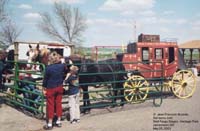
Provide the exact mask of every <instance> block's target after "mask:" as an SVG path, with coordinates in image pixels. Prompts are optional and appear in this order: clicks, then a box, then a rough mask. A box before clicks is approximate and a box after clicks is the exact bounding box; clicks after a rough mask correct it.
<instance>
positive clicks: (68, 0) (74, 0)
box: [39, 0, 85, 4]
mask: <svg viewBox="0 0 200 131" xmlns="http://www.w3.org/2000/svg"><path fill="white" fill-rule="evenodd" d="M39 1H40V2H41V3H45V4H53V3H54V2H62V3H67V4H80V3H84V2H85V0H39Z"/></svg>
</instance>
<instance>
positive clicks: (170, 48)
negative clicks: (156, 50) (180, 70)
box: [168, 47, 174, 63]
mask: <svg viewBox="0 0 200 131" xmlns="http://www.w3.org/2000/svg"><path fill="white" fill-rule="evenodd" d="M168 59H169V63H172V62H173V61H174V47H169V57H168Z"/></svg>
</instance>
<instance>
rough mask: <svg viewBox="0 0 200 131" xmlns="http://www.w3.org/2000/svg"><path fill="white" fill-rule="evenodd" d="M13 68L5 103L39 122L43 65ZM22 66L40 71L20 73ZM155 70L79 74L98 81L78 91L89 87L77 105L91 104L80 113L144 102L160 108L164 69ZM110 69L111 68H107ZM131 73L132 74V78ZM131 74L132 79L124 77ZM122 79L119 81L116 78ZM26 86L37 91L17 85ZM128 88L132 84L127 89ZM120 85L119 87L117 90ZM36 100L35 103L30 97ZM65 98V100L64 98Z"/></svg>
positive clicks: (5, 92) (104, 63) (86, 64)
mask: <svg viewBox="0 0 200 131" xmlns="http://www.w3.org/2000/svg"><path fill="white" fill-rule="evenodd" d="M10 63H13V64H14V67H15V68H14V69H12V72H13V74H14V75H13V76H12V77H11V78H10V79H11V80H12V81H11V83H10V84H5V87H6V88H7V89H10V91H8V90H6V91H3V93H4V94H6V97H4V98H5V100H6V101H7V102H8V103H9V104H12V105H14V106H18V107H20V108H22V109H25V110H26V111H27V110H28V111H30V112H32V113H33V115H34V116H37V117H39V118H42V117H43V115H44V113H45V111H44V106H45V101H44V95H43V94H42V80H43V75H44V70H45V67H44V65H43V64H39V63H25V62H10ZM21 64H31V65H32V66H40V68H41V70H37V71H35V70H22V69H20V66H19V65H21ZM125 64H132V65H134V64H135V65H139V64H142V63H141V62H135V63H133V62H129V63H122V62H115V63H113V62H112V63H109V62H100V63H76V64H75V65H77V66H79V67H80V70H81V69H82V68H84V67H87V66H98V67H103V66H106V65H107V66H108V67H109V68H110V67H112V66H114V65H115V66H116V65H125ZM160 64H161V68H160V69H157V70H152V69H138V70H137V71H135V70H124V69H118V70H112V68H110V69H111V70H104V71H103V70H102V71H98V72H97V71H81V72H80V73H79V78H80V79H83V78H84V77H90V78H94V77H96V78H97V79H96V80H95V81H92V80H91V81H90V80H86V81H84V82H82V83H80V87H83V86H88V91H82V92H81V95H85V94H89V96H90V97H89V98H88V99H81V100H80V103H84V102H88V101H90V103H91V104H88V105H86V106H82V105H83V104H81V109H82V110H84V109H91V108H100V107H107V106H118V105H123V104H138V103H142V102H145V101H146V100H152V101H153V104H154V105H155V106H160V105H161V104H162V100H163V86H164V80H165V78H164V77H163V66H162V63H160ZM110 65H112V66H110ZM154 72H158V73H160V74H161V76H160V77H159V78H145V77H143V76H142V74H144V73H154ZM131 73H132V74H131ZM127 74H131V75H127ZM21 75H23V76H24V75H27V76H30V75H31V76H32V77H33V76H34V77H35V76H37V78H35V79H36V81H34V82H33V81H30V80H24V79H21V78H20V77H21ZM119 75H120V76H123V77H121V78H120V79H119V78H118V76H119ZM108 77H113V78H112V79H106V78H108ZM20 82H22V83H27V84H28V85H33V86H35V87H36V88H37V89H38V90H28V89H26V88H22V86H21V85H20V84H19V83H20ZM129 84H132V85H131V86H129ZM119 85H120V87H119ZM97 87H98V88H97ZM33 95H34V96H36V97H35V99H33V98H31V97H30V96H33ZM64 98H65V96H64Z"/></svg>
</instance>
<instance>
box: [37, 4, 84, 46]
mask: <svg viewBox="0 0 200 131" xmlns="http://www.w3.org/2000/svg"><path fill="white" fill-rule="evenodd" d="M54 13H55V15H56V17H55V19H52V18H53V17H52V16H51V15H50V14H49V13H47V12H46V13H43V14H41V17H42V19H41V21H40V22H39V23H38V27H39V29H41V30H42V31H43V32H44V33H45V34H47V35H48V36H50V37H51V38H53V39H56V40H58V41H60V42H63V43H65V44H66V45H68V44H76V45H77V44H80V43H81V42H82V33H83V32H84V31H85V29H86V19H85V17H84V16H83V15H82V14H81V12H80V11H79V9H78V8H71V7H70V6H69V5H64V4H60V3H55V4H54ZM54 22H57V24H55V23H54Z"/></svg>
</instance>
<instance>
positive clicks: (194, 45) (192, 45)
mask: <svg viewBox="0 0 200 131" xmlns="http://www.w3.org/2000/svg"><path fill="white" fill-rule="evenodd" d="M179 48H181V49H200V40H192V41H188V42H185V43H182V44H180V45H179Z"/></svg>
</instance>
